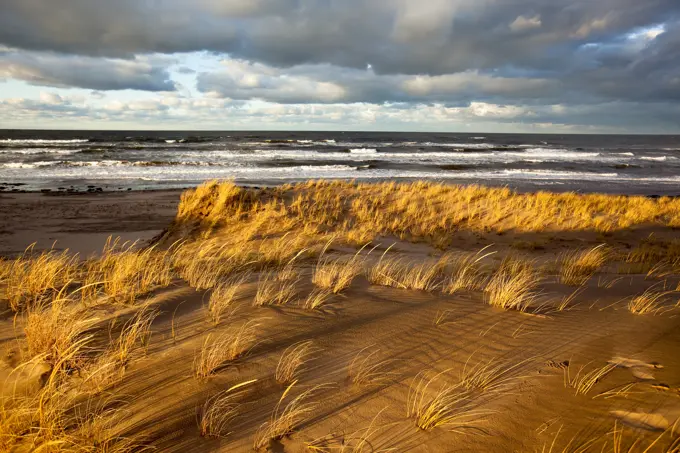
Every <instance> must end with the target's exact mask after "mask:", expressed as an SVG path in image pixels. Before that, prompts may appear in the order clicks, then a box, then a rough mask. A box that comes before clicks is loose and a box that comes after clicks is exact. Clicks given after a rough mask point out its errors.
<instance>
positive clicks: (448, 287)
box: [442, 247, 494, 294]
mask: <svg viewBox="0 0 680 453" xmlns="http://www.w3.org/2000/svg"><path fill="white" fill-rule="evenodd" d="M487 249H488V247H487V248H484V249H482V250H480V251H479V252H477V253H458V254H451V255H447V256H445V257H444V261H445V262H446V267H445V269H444V272H445V273H446V274H447V278H446V279H445V280H444V284H443V287H442V291H443V292H444V293H446V294H455V293H457V292H458V291H463V290H468V291H475V290H479V289H482V288H483V287H484V283H485V282H486V279H487V275H486V272H485V271H484V269H483V268H482V266H481V261H482V260H484V259H485V258H487V257H488V256H491V255H492V254H493V253H494V252H488V253H485V251H486V250H487Z"/></svg>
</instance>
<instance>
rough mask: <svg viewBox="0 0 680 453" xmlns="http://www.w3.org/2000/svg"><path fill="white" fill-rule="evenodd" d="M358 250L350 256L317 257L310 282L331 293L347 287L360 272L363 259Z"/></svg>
mask: <svg viewBox="0 0 680 453" xmlns="http://www.w3.org/2000/svg"><path fill="white" fill-rule="evenodd" d="M362 250H363V248H362V249H361V250H359V251H358V252H357V253H355V254H354V256H352V257H351V258H347V257H339V258H335V259H332V258H319V261H318V262H317V264H316V267H315V268H314V274H313V275H312V282H313V283H314V284H315V285H316V286H318V287H319V288H323V289H327V290H329V291H330V292H332V293H333V294H338V293H340V292H342V291H344V290H345V289H347V288H349V286H350V285H351V284H352V281H354V279H355V278H356V277H357V276H358V275H359V274H361V272H362V269H363V260H362V259H361V258H360V253H361V251H362Z"/></svg>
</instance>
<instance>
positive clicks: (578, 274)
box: [560, 244, 609, 286]
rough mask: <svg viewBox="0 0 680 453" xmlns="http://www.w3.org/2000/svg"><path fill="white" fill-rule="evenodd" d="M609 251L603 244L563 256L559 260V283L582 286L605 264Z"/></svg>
mask: <svg viewBox="0 0 680 453" xmlns="http://www.w3.org/2000/svg"><path fill="white" fill-rule="evenodd" d="M608 257H609V251H608V250H607V249H606V248H605V245H604V244H601V245H598V246H597V247H593V248H590V249H585V250H576V251H573V252H570V253H566V254H564V255H563V256H562V257H561V259H560V282H561V283H564V284H565V285H571V286H582V285H584V284H585V283H586V282H587V281H588V280H590V278H591V277H592V276H593V275H595V273H596V272H597V271H598V270H600V268H601V267H602V266H604V264H605V263H606V262H607V259H608Z"/></svg>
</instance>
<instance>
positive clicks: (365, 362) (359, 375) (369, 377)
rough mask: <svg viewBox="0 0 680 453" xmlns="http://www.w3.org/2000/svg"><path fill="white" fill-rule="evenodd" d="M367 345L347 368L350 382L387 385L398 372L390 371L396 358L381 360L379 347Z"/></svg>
mask: <svg viewBox="0 0 680 453" xmlns="http://www.w3.org/2000/svg"><path fill="white" fill-rule="evenodd" d="M371 349H373V348H372V347H371V346H367V347H365V348H364V349H362V350H361V351H359V352H358V353H357V355H356V356H355V357H354V359H353V360H352V362H351V363H350V364H349V367H348V368H347V374H348V375H349V379H350V382H352V384H354V385H359V386H361V385H386V384H389V383H391V382H392V381H393V380H394V378H395V376H396V373H394V372H391V371H389V370H390V368H391V366H392V364H393V363H394V362H395V360H390V359H384V360H379V359H378V356H379V354H380V350H379V349H373V350H371Z"/></svg>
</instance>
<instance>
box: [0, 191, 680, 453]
mask: <svg viewBox="0 0 680 453" xmlns="http://www.w3.org/2000/svg"><path fill="white" fill-rule="evenodd" d="M331 195H332V197H331ZM336 195H337V197H336ZM411 196H413V197H415V198H414V199H415V200H416V205H411V199H410V198H409V197H411ZM531 196H532V195H516V194H513V193H506V192H502V191H501V190H500V189H494V190H493V191H491V192H485V190H484V189H482V188H478V189H477V191H470V190H469V189H461V192H455V193H454V192H449V189H448V188H446V187H438V186H432V185H428V186H422V185H418V184H414V185H410V186H409V187H401V186H399V185H358V186H357V185H352V184H349V183H342V184H340V183H338V184H330V185H328V186H324V185H316V186H315V185H313V184H308V185H300V186H292V187H282V188H277V189H270V190H265V191H260V190H255V189H242V188H235V187H234V186H231V185H228V184H225V185H222V186H220V185H206V186H204V187H203V188H201V189H199V190H198V192H197V193H196V192H195V193H186V194H184V195H183V198H182V202H181V204H180V206H179V208H178V213H177V217H176V219H175V220H174V221H173V222H172V223H171V224H170V225H169V226H168V228H167V229H166V230H165V231H164V233H163V234H162V235H159V236H158V237H159V239H158V242H156V243H155V244H154V246H153V248H150V249H142V248H140V247H139V246H135V247H133V248H131V249H127V248H125V247H123V246H122V245H121V244H119V245H118V246H116V247H112V248H110V249H109V250H108V251H104V252H103V253H100V254H99V257H98V258H92V259H91V260H89V261H81V262H76V263H75V264H73V265H72V266H71V267H72V268H70V269H64V268H62V269H59V270H57V271H54V274H55V275H54V276H53V278H52V279H50V280H49V281H50V282H52V283H51V284H52V286H48V285H46V284H43V286H39V285H38V286H36V285H33V286H30V285H29V283H30V282H28V281H26V280H27V279H28V278H29V277H28V276H29V275H32V274H30V273H29V270H30V268H31V266H35V265H36V263H38V262H40V263H44V262H45V261H49V260H56V259H58V256H57V255H56V253H55V254H52V255H49V254H48V255H43V258H44V259H43V261H39V257H38V256H37V254H38V252H34V253H33V254H32V255H30V256H29V255H25V256H24V257H23V258H22V257H19V258H17V259H16V260H15V261H12V260H9V259H8V260H6V261H4V262H3V263H2V269H5V270H6V271H4V272H3V274H1V275H2V278H3V283H2V288H3V291H4V298H5V299H7V303H8V308H7V311H6V313H5V315H3V318H2V320H0V341H2V347H3V361H2V362H0V364H1V365H2V366H1V367H0V379H1V380H2V382H4V385H3V408H4V409H3V411H2V412H0V414H1V416H0V445H2V448H6V449H7V450H8V451H33V450H37V449H40V448H42V449H43V450H42V451H62V450H63V451H116V452H123V451H144V449H145V448H147V447H151V448H153V449H155V450H156V451H168V452H199V451H201V452H203V451H215V452H217V451H223V452H240V451H243V452H246V451H253V450H254V449H255V450H260V451H273V452H305V451H311V452H352V451H354V452H387V451H391V452H428V453H429V452H454V451H456V452H458V451H460V452H499V453H500V452H577V451H580V452H586V451H592V452H603V451H604V452H621V451H626V452H628V451H630V452H636V451H639V452H645V451H649V452H671V451H678V446H679V445H680V440H679V439H680V438H679V437H678V435H677V432H676V430H675V427H676V422H677V420H678V417H679V416H680V393H678V390H677V389H678V386H679V385H680V382H679V381H680V358H679V356H678V354H677V348H678V346H679V345H680V318H679V317H678V316H677V314H678V311H677V308H678V307H677V304H678V298H679V296H678V293H677V292H676V289H677V288H678V280H680V278H679V276H678V274H679V272H678V270H679V269H680V266H679V265H680V261H679V260H678V258H679V257H680V253H678V250H679V248H678V243H677V242H674V239H673V237H675V232H674V230H673V228H675V227H676V223H675V222H676V221H677V217H674V214H673V212H674V211H673V210H672V209H671V208H670V206H671V204H672V203H675V202H674V201H671V200H665V199H662V200H653V201H652V200H647V199H639V200H638V199H633V198H631V199H625V198H622V197H604V196H602V197H601V198H597V199H595V198H592V199H591V198H588V197H587V196H586V197H585V198H579V196H575V195H574V196H571V195H570V196H568V197H564V198H560V197H558V198H556V199H552V198H550V196H549V195H547V194H546V195H539V196H538V197H539V198H540V199H541V200H542V201H541V202H540V203H541V206H544V207H545V206H553V207H555V209H557V211H552V210H551V211H549V212H548V213H547V214H545V217H543V218H539V217H538V214H540V212H541V210H540V209H538V210H537V207H536V206H537V205H536V203H537V199H529V198H526V197H531ZM329 197H330V198H329ZM381 197H382V198H381ZM447 197H449V198H448V199H449V200H453V199H454V198H452V197H455V203H453V201H452V202H451V203H448V204H447ZM522 197H525V198H522ZM593 197H594V196H593ZM381 200H382V201H381ZM466 203H467V204H466ZM583 203H585V204H590V205H593V203H596V204H597V206H599V207H598V209H599V211H598V212H599V213H600V214H599V215H600V216H603V217H604V218H605V220H600V221H596V220H593V219H596V217H592V218H590V219H591V220H589V217H588V215H587V214H586V212H585V211H581V210H580V209H582V207H583V206H582V205H583ZM621 203H625V204H626V208H627V209H623V208H621V209H619V208H620V207H621ZM650 203H651V204H650ZM454 206H455V209H454ZM473 206H474V208H473ZM617 206H618V207H619V208H617ZM416 208H419V209H416ZM494 209H495V210H494ZM518 209H524V211H517V210H518ZM635 209H639V213H640V215H639V216H634V215H633V212H634V211H635ZM460 210H465V211H466V212H468V213H471V212H473V211H474V212H476V214H474V215H473V216H472V217H471V219H473V220H468V219H465V220H463V219H461V218H459V219H458V220H457V221H455V222H454V221H453V220H452V216H453V215H454V213H455V212H458V211H460ZM386 212H387V213H390V215H385V214H384V213H386ZM436 219H438V220H436ZM435 220H436V223H435ZM602 222H605V223H602ZM605 224H606V225H607V227H606V228H604V227H603V225H605ZM428 225H430V226H431V228H428ZM143 229H146V228H143ZM148 230H149V231H150V232H151V230H153V228H148ZM652 233H653V235H652V236H651V237H650V234H652ZM151 236H155V234H153V235H151ZM364 245H365V247H363V248H362V246H364ZM98 249H100V248H98ZM586 252H588V253H590V254H591V255H592V254H596V255H597V256H598V258H597V259H591V258H592V256H591V255H587V257H586V258H583V256H584V253H586ZM145 254H146V255H145ZM85 255H87V254H85ZM45 257H47V258H45ZM390 259H392V261H389V260H390ZM422 263H427V264H426V265H422ZM593 263H594V264H593ZM42 265H44V264H42ZM166 271H167V279H168V280H166V276H165V273H164V272H166ZM67 272H68V277H67V278H64V275H63V274H64V273H67ZM44 274H45V272H43V273H42V274H41V275H42V276H43V277H44V276H45V275H44ZM234 275H241V276H242V278H241V279H233V276H234ZM22 278H23V280H22ZM30 278H33V279H37V277H30ZM116 279H119V280H120V284H119V285H112V284H111V283H110V282H111V281H112V280H116ZM229 279H231V280H229ZM343 279H344V280H343ZM43 280H44V279H43ZM41 281H42V280H41ZM116 281H118V280H116ZM454 281H455V282H457V284H452V282H454ZM57 282H58V283H59V284H57ZM85 282H90V283H89V284H90V286H86V287H85V288H84V289H79V288H82V287H83V285H84V284H85ZM107 282H108V283H107ZM314 282H316V285H315V283H314ZM493 282H496V283H493ZM499 282H500V283H499ZM518 282H519V283H518ZM226 284H230V285H234V288H235V289H234V292H233V297H231V295H230V294H231V293H227V292H224V291H222V292H218V291H217V290H216V288H218V287H220V285H223V286H224V285H226ZM265 285H270V286H271V287H272V288H274V289H275V290H274V292H273V294H274V296H269V295H267V294H264V293H263V287H264V286H265ZM493 285H495V286H493ZM513 285H514V286H513ZM317 286H321V287H323V288H319V287H317ZM528 286H530V288H529V287H528ZM492 287H493V288H495V289H494V291H500V292H501V293H502V294H503V295H505V296H507V297H506V298H507V300H510V301H516V300H518V298H521V301H522V303H518V304H505V305H499V304H496V303H495V301H496V300H497V299H496V298H495V297H494V296H493V291H492V289H491V288H492ZM29 288H30V289H31V291H29V290H28V289H29ZM64 288H66V289H64ZM284 288H291V293H290V294H287V295H286V297H275V296H276V291H277V290H278V291H283V290H284ZM416 288H425V289H426V290H422V289H416ZM447 288H448V289H447ZM452 288H454V289H452ZM62 289H64V290H63V291H60V290H62ZM528 290H530V293H528V292H527V291H528ZM315 291H316V292H315ZM320 291H326V292H324V293H323V297H322V298H320V299H318V300H319V306H317V307H316V308H315V309H311V305H310V304H307V305H306V307H307V308H305V301H306V300H307V298H308V295H309V294H310V293H314V294H315V295H318V294H320ZM258 292H259V294H258ZM214 294H215V295H214ZM643 295H645V297H646V299H645V301H648V302H649V301H651V302H649V303H647V304H645V305H644V306H645V307H646V308H645V309H644V310H641V311H640V310H633V309H632V308H631V301H632V300H634V299H635V298H636V297H639V296H643ZM218 296H219V297H221V298H222V300H221V302H222V303H223V305H222V307H223V309H224V311H223V312H221V313H222V315H221V317H220V318H219V319H218V320H216V318H215V317H214V316H211V313H210V311H209V307H210V306H211V305H209V302H210V298H211V297H214V299H213V303H214V304H217V303H218V302H220V301H218V300H217V298H218ZM224 298H227V299H226V300H225V299H224ZM61 299H66V300H65V301H62V300H61ZM256 302H257V303H256ZM213 306H214V305H213ZM10 307H14V311H12V310H10ZM40 307H42V308H40ZM503 307H505V309H504V308H503ZM636 307H637V305H636ZM140 313H141V314H140ZM69 319H70V320H72V321H73V320H75V319H80V320H82V322H83V326H84V327H83V328H82V330H80V331H77V332H75V333H74V334H73V335H71V336H69V337H68V338H64V336H63V331H64V328H63V327H64V323H65V322H66V321H67V320H69ZM144 319H146V320H148V322H149V325H148V330H147V329H145V325H144V323H143V322H142V321H143V320H144ZM31 322H32V323H33V324H30V323H31ZM36 322H37V323H38V325H40V326H41V327H43V328H44V330H47V331H48V333H42V332H43V331H39V332H41V335H43V337H44V338H46V340H45V341H46V343H40V345H41V346H40V347H38V346H35V343H36V342H35V340H34V339H33V340H32V339H31V338H30V337H31V335H33V336H34V338H37V335H38V334H37V333H36V332H38V331H36V330H35V328H33V330H31V327H29V326H31V325H35V323H36ZM50 322H52V323H51V324H50ZM244 326H245V330H243V329H242V328H243V327H244ZM133 328H135V329H138V330H135V331H134V332H137V333H133V330H134V329H133ZM50 329H52V330H50ZM239 335H240V336H239ZM27 337H28V338H27ZM126 339H127V340H129V341H128V343H125V341H124V340H126ZM218 341H219V342H221V343H219V344H220V345H221V346H220V347H219V348H218V349H215V350H214V351H213V352H214V353H215V354H217V355H218V359H216V361H215V362H214V363H215V366H214V367H210V368H204V369H206V370H208V371H206V372H205V373H203V374H199V375H197V367H199V366H200V365H201V363H202V362H200V360H201V357H202V355H201V354H203V357H206V354H207V353H208V352H210V351H212V350H211V349H210V348H211V347H212V346H213V345H215V344H218V343H217V342H218ZM302 342H309V343H308V344H309V350H308V354H307V355H304V356H303V357H302V358H301V359H300V360H299V361H298V362H295V364H294V365H291V366H293V367H294V370H295V372H294V373H293V374H292V377H291V379H290V380H288V381H287V382H280V381H281V379H278V380H277V367H278V366H279V364H280V363H281V362H280V361H281V357H282V355H284V354H286V356H285V358H287V359H288V360H291V359H290V357H292V356H291V355H290V352H291V351H292V348H295V347H296V346H299V345H300V344H301V343H302ZM31 344H34V346H33V348H34V349H33V350H34V354H31V353H30V352H29V346H30V345H31ZM123 345H128V346H129V347H127V349H125V353H126V354H127V355H125V356H124V358H123V355H122V352H123ZM35 351H39V352H38V353H35ZM32 355H33V356H34V357H32ZM284 361H285V360H284ZM26 363H30V364H31V365H30V368H29V367H28V365H26ZM95 384H96V385H95ZM239 384H243V385H240V386H239ZM298 397H299V398H298ZM296 398H297V399H296ZM206 402H208V403H209V404H208V405H207V406H206ZM216 402H221V403H220V404H221V405H218V406H215V404H216ZM211 407H216V409H215V411H214V412H210V411H209V410H210V408H211ZM47 413H50V414H57V415H58V416H56V415H55V416H53V417H51V418H50V417H46V416H45V414H47ZM206 414H212V415H211V417H214V418H207V417H208V416H207V415H206ZM220 416H222V417H223V418H221V419H220ZM202 423H203V424H202ZM647 448H649V449H647ZM646 449H647V450H646Z"/></svg>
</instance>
